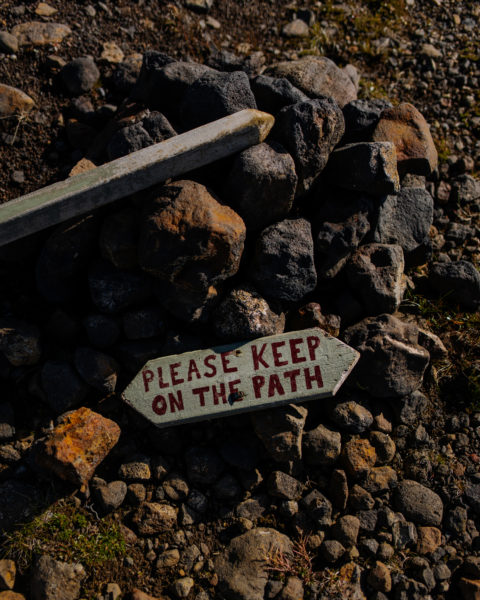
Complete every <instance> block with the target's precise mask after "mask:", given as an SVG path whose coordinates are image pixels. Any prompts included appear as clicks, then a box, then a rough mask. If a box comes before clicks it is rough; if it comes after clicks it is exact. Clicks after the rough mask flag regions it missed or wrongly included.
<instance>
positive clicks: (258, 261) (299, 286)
mask: <svg viewBox="0 0 480 600" xmlns="http://www.w3.org/2000/svg"><path fill="white" fill-rule="evenodd" d="M250 277H251V278H252V280H253V281H254V283H255V285H256V287H257V288H258V290H259V291H260V292H261V293H262V294H264V295H265V297H266V298H273V299H280V300H286V301H290V302H295V301H298V300H301V299H302V298H303V297H304V296H305V295H306V294H308V293H309V292H311V291H312V290H313V289H314V288H315V286H316V284H317V273H316V271H315V264H314V257H313V239H312V229H311V225H310V223H309V222H308V221H307V220H306V219H285V220H284V221H281V222H280V223H276V224H275V225H270V226H269V227H267V228H266V229H264V230H263V231H262V233H261V234H260V236H259V238H258V240H257V244H256V249H255V257H254V260H253V264H252V268H251V271H250Z"/></svg>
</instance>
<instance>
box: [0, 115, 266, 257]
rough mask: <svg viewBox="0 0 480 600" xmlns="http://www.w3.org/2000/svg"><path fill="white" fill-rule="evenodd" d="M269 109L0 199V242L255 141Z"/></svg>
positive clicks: (210, 125)
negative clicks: (19, 195) (10, 197)
mask: <svg viewBox="0 0 480 600" xmlns="http://www.w3.org/2000/svg"><path fill="white" fill-rule="evenodd" d="M273 122H274V119H273V117H272V115H269V114H268V113H264V112H261V111H258V110H253V109H247V110H242V111H240V112H238V113H235V114H233V115H229V116H228V117H224V118H223V119H219V120H218V121H213V122H212V123H208V124H207V125H203V126H202V127H198V128H197V129H193V130H192V131H188V132H186V133H182V134H180V135H177V136H175V137H172V138H170V139H168V140H165V141H164V142H160V143H159V144H155V145H153V146H149V147H148V148H143V149H142V150H138V151H137V152H132V153H131V154H128V155H127V156H123V157H122V158H118V159H117V160H114V161H112V162H109V163H106V164H104V165H101V166H100V167H96V168H95V169H92V170H91V171H87V172H85V173H80V174H79V175H74V176H73V177H70V178H68V179H66V180H65V181H59V182H58V183H54V184H52V185H49V186H47V187H45V188H42V189H40V190H37V191H35V192H31V193H30V194H27V195H25V196H21V197H20V198H16V199H15V200H11V201H9V202H6V203H5V204H2V205H0V246H3V245H5V244H8V243H9V242H13V241H15V240H17V239H20V238H22V237H25V236H27V235H29V234H31V233H35V232H37V231H41V230H42V229H46V228H47V227H51V226H52V225H56V224H58V223H62V222H63V221H66V220H68V219H70V218H72V217H77V216H79V215H82V214H84V213H87V212H90V211H92V210H95V209H96V208H99V207H100V206H103V205H105V204H108V203H110V202H113V201H114V200H118V199H119V198H124V197H125V196H129V195H130V194H133V193H135V192H139V191H140V190H143V189H146V188H148V187H150V186H152V185H155V184H157V183H161V182H162V181H165V180H166V179H169V178H170V177H176V176H178V175H182V174H183V173H188V172H189V171H192V170H194V169H198V168H200V167H203V166H205V165H207V164H209V163H212V162H214V161H216V160H219V159H221V158H225V157H226V156H230V155H231V154H234V153H235V152H240V151H241V150H244V149H245V148H248V147H249V146H253V145H254V144H259V143H260V142H262V141H263V140H264V139H265V138H266V137H267V135H268V133H269V131H270V129H271V128H272V126H273Z"/></svg>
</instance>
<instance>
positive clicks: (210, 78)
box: [180, 71, 257, 130]
mask: <svg viewBox="0 0 480 600" xmlns="http://www.w3.org/2000/svg"><path fill="white" fill-rule="evenodd" d="M244 108H257V104H256V102H255V97H254V95H253V93H252V90H251V88H250V82H249V80H248V76H247V75H246V73H244V72H243V71H234V72H233V73H221V72H217V71H211V72H207V73H205V74H204V75H202V76H201V77H199V78H198V79H196V80H195V81H194V82H193V83H192V84H191V85H190V86H189V87H188V89H187V90H186V92H185V95H184V97H183V101H182V103H181V107H180V116H181V120H182V125H183V127H184V129H186V130H188V129H194V128H195V127H199V126H200V125H205V124H206V123H210V122H211V121H216V120H217V119H221V118H222V117H226V116H228V115H232V114H233V113H236V112H238V111H240V110H243V109H244Z"/></svg>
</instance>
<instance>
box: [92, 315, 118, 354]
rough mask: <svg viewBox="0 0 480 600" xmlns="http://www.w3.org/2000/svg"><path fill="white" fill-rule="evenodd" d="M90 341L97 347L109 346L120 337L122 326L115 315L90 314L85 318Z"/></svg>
mask: <svg viewBox="0 0 480 600" xmlns="http://www.w3.org/2000/svg"><path fill="white" fill-rule="evenodd" d="M83 327H84V328H85V332H86V334H87V338H88V341H89V342H90V343H91V344H92V346H95V348H108V347H109V346H112V345H113V344H115V342H117V341H118V338H119V337H120V327H119V326H118V323H117V321H116V320H115V318H114V317H110V316H108V315H88V316H87V317H85V319H84V320H83Z"/></svg>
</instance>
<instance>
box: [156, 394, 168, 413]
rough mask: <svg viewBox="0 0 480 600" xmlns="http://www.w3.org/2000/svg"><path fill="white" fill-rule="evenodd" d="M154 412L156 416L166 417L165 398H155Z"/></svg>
mask: <svg viewBox="0 0 480 600" xmlns="http://www.w3.org/2000/svg"><path fill="white" fill-rule="evenodd" d="M152 410H153V412H154V413H155V414H156V415H164V414H165V413H166V412H167V403H166V401H165V398H164V397H163V396H155V398H154V399H153V402H152Z"/></svg>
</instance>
